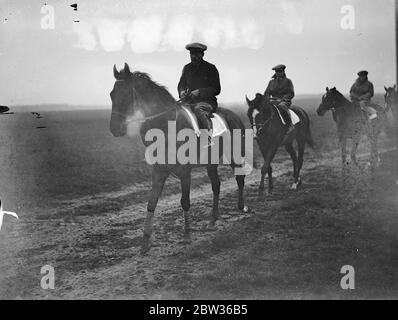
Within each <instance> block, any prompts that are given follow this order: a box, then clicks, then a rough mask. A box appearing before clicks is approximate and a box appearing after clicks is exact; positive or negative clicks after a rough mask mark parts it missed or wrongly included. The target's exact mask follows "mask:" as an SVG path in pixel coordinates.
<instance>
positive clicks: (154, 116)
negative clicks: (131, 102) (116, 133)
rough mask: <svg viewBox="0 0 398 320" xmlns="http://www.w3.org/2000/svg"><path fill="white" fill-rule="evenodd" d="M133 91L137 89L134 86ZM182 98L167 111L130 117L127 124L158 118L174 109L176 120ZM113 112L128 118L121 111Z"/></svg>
mask: <svg viewBox="0 0 398 320" xmlns="http://www.w3.org/2000/svg"><path fill="white" fill-rule="evenodd" d="M119 81H122V80H119ZM132 91H133V92H134V91H135V89H134V88H132ZM182 100H183V99H180V100H178V101H176V105H174V106H173V107H172V108H169V109H167V110H165V111H162V112H160V113H156V114H154V115H151V116H148V117H141V118H138V119H129V120H126V124H128V123H130V122H133V123H134V122H144V121H147V120H153V119H156V118H158V117H160V116H162V115H164V114H166V113H168V112H170V111H173V110H175V111H176V120H177V116H178V115H177V108H178V107H179V103H181V102H182ZM112 114H116V115H118V116H121V117H123V118H125V119H126V118H127V116H126V115H125V114H122V113H120V112H117V111H112Z"/></svg>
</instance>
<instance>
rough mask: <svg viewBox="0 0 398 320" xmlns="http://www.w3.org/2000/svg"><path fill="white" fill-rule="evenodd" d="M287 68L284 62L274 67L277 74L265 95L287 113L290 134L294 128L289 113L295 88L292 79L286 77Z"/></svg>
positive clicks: (286, 120) (286, 121) (285, 117)
mask: <svg viewBox="0 0 398 320" xmlns="http://www.w3.org/2000/svg"><path fill="white" fill-rule="evenodd" d="M285 69H286V66H285V65H283V64H278V65H277V66H275V67H273V68H272V70H274V71H275V74H274V75H273V76H272V78H273V79H272V80H271V81H270V82H269V83H268V86H267V89H265V92H264V96H266V97H267V98H271V101H273V102H274V103H275V105H276V106H278V107H279V108H280V109H281V110H282V111H283V113H284V114H285V116H284V119H285V123H286V125H287V126H288V131H287V133H286V135H288V134H289V133H290V132H291V131H292V130H293V129H294V126H293V124H292V119H291V118H290V114H289V107H290V106H291V104H292V99H293V97H294V88H293V82H292V80H290V79H289V78H287V77H286V74H285Z"/></svg>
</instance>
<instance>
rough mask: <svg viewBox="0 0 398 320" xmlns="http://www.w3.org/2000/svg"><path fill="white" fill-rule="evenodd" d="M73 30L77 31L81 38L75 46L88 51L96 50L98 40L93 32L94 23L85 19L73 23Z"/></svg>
mask: <svg viewBox="0 0 398 320" xmlns="http://www.w3.org/2000/svg"><path fill="white" fill-rule="evenodd" d="M73 31H75V32H76V33H77V35H78V36H79V39H78V41H77V43H75V44H74V47H76V48H81V49H85V50H88V51H93V50H96V47H97V40H96V39H95V37H94V34H93V25H92V24H90V23H87V22H85V21H81V22H79V23H74V24H73Z"/></svg>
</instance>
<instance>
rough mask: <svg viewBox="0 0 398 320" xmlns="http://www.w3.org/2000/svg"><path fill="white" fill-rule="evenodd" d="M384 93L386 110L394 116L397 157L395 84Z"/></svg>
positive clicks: (397, 118) (397, 116) (396, 95)
mask: <svg viewBox="0 0 398 320" xmlns="http://www.w3.org/2000/svg"><path fill="white" fill-rule="evenodd" d="M384 89H385V90H386V93H385V94H384V100H385V103H386V111H389V110H391V112H392V115H393V117H394V130H395V145H396V148H397V150H396V152H397V158H398V91H397V85H394V86H393V87H389V88H386V87H384ZM396 184H397V185H398V179H397V181H396Z"/></svg>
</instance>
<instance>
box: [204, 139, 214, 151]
mask: <svg viewBox="0 0 398 320" xmlns="http://www.w3.org/2000/svg"><path fill="white" fill-rule="evenodd" d="M207 141H208V143H207V144H206V145H204V146H203V149H206V148H208V147H211V146H214V145H215V143H214V141H213V139H212V138H211V136H208V137H207Z"/></svg>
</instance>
